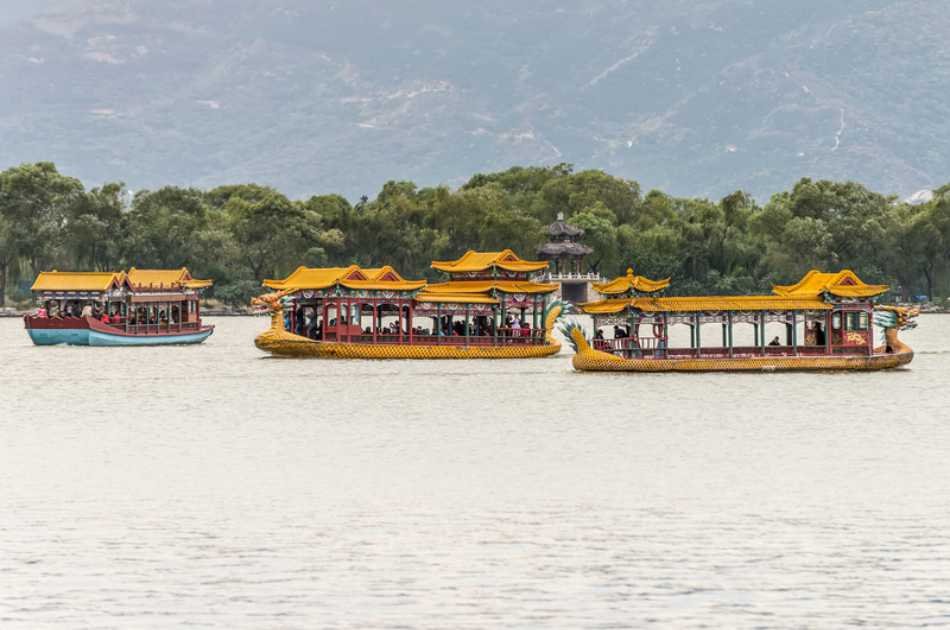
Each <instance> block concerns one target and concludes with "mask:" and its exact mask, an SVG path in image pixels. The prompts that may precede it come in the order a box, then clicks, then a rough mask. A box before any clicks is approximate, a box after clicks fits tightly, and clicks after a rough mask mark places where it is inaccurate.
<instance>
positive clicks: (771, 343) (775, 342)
mask: <svg viewBox="0 0 950 630" xmlns="http://www.w3.org/2000/svg"><path fill="white" fill-rule="evenodd" d="M769 345H770V346H780V345H782V342H781V341H779V338H778V335H776V336H775V337H774V338H773V339H772V341H770V342H769Z"/></svg>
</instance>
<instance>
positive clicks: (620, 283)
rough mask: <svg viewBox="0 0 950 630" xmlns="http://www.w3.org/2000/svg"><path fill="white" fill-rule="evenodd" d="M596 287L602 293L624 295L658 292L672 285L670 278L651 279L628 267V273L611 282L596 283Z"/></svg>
mask: <svg viewBox="0 0 950 630" xmlns="http://www.w3.org/2000/svg"><path fill="white" fill-rule="evenodd" d="M593 286H594V289H595V290H596V291H597V292H598V293H600V294H602V295H624V294H633V293H656V292H657V291H662V290H663V289H665V288H667V287H668V286H670V279H669V278H664V279H663V280H650V279H649V278H647V277H645V276H637V275H634V273H633V268H632V267H628V268H627V275H625V276H620V277H619V278H614V279H613V280H611V281H610V282H601V283H596V282H595V283H594V285H593Z"/></svg>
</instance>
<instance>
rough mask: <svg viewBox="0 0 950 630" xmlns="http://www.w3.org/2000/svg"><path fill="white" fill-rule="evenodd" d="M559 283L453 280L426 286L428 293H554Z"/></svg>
mask: <svg viewBox="0 0 950 630" xmlns="http://www.w3.org/2000/svg"><path fill="white" fill-rule="evenodd" d="M557 288H558V285H556V284H549V283H545V282H528V281H524V280H452V281H449V282H441V283H438V284H430V285H429V286H427V287H426V291H425V292H426V293H429V294H436V293H454V294H456V295H465V294H472V293H484V294H486V295H487V294H490V293H491V292H492V291H500V292H502V293H544V294H547V293H553V292H554V291H557Z"/></svg>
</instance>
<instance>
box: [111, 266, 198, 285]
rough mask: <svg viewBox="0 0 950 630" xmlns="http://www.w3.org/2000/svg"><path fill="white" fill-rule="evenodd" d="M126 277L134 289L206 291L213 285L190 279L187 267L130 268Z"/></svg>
mask: <svg viewBox="0 0 950 630" xmlns="http://www.w3.org/2000/svg"><path fill="white" fill-rule="evenodd" d="M126 275H127V276H128V278H129V282H130V283H131V284H132V286H134V287H135V286H137V287H169V288H171V287H185V288H188V289H207V288H208V287H210V286H211V285H212V284H214V281H213V280H198V279H196V278H192V277H191V272H190V271H188V268H187V267H181V268H180V269H136V268H135V267H132V268H131V269H129V272H128V273H127V274H126Z"/></svg>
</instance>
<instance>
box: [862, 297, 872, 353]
mask: <svg viewBox="0 0 950 630" xmlns="http://www.w3.org/2000/svg"><path fill="white" fill-rule="evenodd" d="M863 312H864V313H865V314H866V315H867V318H868V321H867V324H868V325H867V333H868V356H871V355H872V354H874V321H873V318H874V307H873V306H872V307H871V310H870V311H863Z"/></svg>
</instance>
